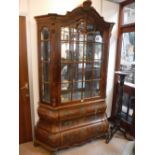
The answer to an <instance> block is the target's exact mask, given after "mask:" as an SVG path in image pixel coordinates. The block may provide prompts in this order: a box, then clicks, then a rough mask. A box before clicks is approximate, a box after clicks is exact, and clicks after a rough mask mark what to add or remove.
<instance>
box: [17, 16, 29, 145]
mask: <svg viewBox="0 0 155 155" xmlns="http://www.w3.org/2000/svg"><path fill="white" fill-rule="evenodd" d="M31 140H32V126H31V112H30V97H29V87H28V67H27V49H26V20H25V17H24V16H19V143H24V142H27V141H31Z"/></svg>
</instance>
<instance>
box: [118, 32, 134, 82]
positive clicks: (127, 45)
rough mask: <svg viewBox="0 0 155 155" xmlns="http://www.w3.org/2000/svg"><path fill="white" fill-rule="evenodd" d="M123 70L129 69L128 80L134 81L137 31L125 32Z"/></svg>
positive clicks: (122, 57) (122, 55)
mask: <svg viewBox="0 0 155 155" xmlns="http://www.w3.org/2000/svg"><path fill="white" fill-rule="evenodd" d="M120 65H121V70H124V71H128V72H129V73H130V74H129V75H128V76H126V82H130V83H134V76H135V32H128V33H123V38H122V50H121V64H120Z"/></svg>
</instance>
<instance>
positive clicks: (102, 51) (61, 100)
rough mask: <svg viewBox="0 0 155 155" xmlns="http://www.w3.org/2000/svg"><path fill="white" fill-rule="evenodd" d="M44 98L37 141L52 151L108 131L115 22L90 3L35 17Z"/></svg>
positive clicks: (41, 95) (39, 109) (40, 77)
mask: <svg viewBox="0 0 155 155" xmlns="http://www.w3.org/2000/svg"><path fill="white" fill-rule="evenodd" d="M35 19H36V21H37V35H38V65H39V90H40V101H39V107H38V115H39V121H38V122H37V125H36V127H35V144H40V145H43V146H44V147H46V148H48V149H49V150H51V151H56V150H58V149H62V148H66V147H70V146H73V145H78V144H81V143H84V142H86V141H88V140H91V139H93V138H96V137H99V136H103V135H104V134H105V133H106V132H107V130H108V127H109V125H108V121H107V118H106V117H105V110H106V103H105V99H106V81H107V80H106V79H107V64H108V49H109V38H110V34H111V30H112V27H113V23H108V22H105V21H104V19H103V17H101V16H100V15H99V14H98V13H97V11H96V10H95V9H94V8H93V7H92V6H91V1H85V2H84V3H83V4H82V5H81V6H79V7H77V8H75V9H74V10H72V11H71V12H67V14H66V15H58V14H47V15H42V16H37V17H35Z"/></svg>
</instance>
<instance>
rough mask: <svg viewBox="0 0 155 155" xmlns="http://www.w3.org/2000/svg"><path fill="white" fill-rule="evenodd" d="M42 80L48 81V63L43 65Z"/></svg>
mask: <svg viewBox="0 0 155 155" xmlns="http://www.w3.org/2000/svg"><path fill="white" fill-rule="evenodd" d="M43 80H44V81H49V63H43Z"/></svg>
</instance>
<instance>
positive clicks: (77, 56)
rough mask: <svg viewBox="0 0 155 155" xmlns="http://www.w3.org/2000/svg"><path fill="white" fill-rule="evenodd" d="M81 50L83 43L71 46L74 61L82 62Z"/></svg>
mask: <svg viewBox="0 0 155 155" xmlns="http://www.w3.org/2000/svg"><path fill="white" fill-rule="evenodd" d="M83 48H84V44H83V43H72V44H71V49H72V53H73V59H74V61H82V60H83Z"/></svg>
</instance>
